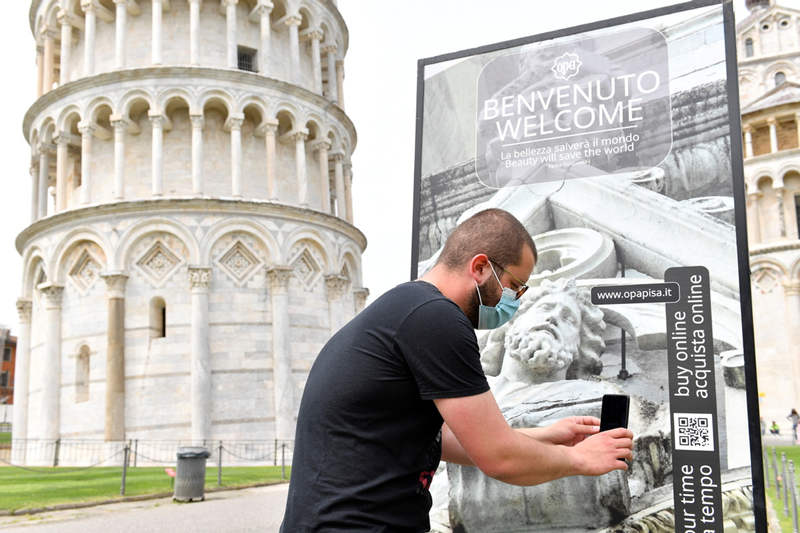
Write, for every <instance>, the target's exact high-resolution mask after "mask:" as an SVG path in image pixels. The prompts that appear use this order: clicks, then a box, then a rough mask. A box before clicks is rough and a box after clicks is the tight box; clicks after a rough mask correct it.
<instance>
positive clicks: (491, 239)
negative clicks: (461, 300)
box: [436, 208, 537, 269]
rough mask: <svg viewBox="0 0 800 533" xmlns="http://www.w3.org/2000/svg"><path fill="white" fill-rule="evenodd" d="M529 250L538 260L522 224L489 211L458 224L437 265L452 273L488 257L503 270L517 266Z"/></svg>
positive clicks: (494, 210) (504, 212) (530, 239)
mask: <svg viewBox="0 0 800 533" xmlns="http://www.w3.org/2000/svg"><path fill="white" fill-rule="evenodd" d="M525 246H527V247H528V248H530V249H531V252H533V259H534V261H535V260H536V259H537V253H536V245H535V244H534V243H533V239H532V238H531V235H530V233H528V231H527V230H526V229H525V226H523V225H522V224H521V223H520V221H519V220H517V219H516V218H514V216H513V215H512V214H511V213H509V212H508V211H503V210H502V209H494V208H492V209H486V210H485V211H480V212H478V213H475V214H474V215H472V216H471V217H469V218H468V219H467V220H465V221H464V222H462V223H461V224H459V225H458V226H457V227H456V229H454V230H453V232H452V233H451V234H450V236H449V237H448V238H447V241H446V242H445V243H444V249H443V250H442V253H441V254H439V259H438V260H437V261H436V262H437V263H442V264H444V265H445V266H447V267H448V268H450V269H456V268H459V267H461V266H464V265H465V264H466V263H467V262H468V261H469V260H470V259H472V258H473V257H475V256H476V255H478V254H486V255H488V256H489V257H490V258H491V260H492V261H495V262H496V263H498V264H499V265H501V266H503V267H508V266H510V265H517V264H519V263H520V261H521V260H522V249H523V248H524V247H525Z"/></svg>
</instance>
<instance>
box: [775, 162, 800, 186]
mask: <svg viewBox="0 0 800 533" xmlns="http://www.w3.org/2000/svg"><path fill="white" fill-rule="evenodd" d="M792 172H794V173H796V174H800V164H797V163H794V162H792V163H787V164H785V165H783V166H782V167H781V169H780V170H779V171H778V175H779V176H780V177H781V181H784V179H785V178H786V175H787V174H790V173H792Z"/></svg>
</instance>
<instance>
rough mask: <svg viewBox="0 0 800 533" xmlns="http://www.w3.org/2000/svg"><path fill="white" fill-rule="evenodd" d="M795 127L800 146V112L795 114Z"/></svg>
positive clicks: (798, 145) (799, 146) (799, 145)
mask: <svg viewBox="0 0 800 533" xmlns="http://www.w3.org/2000/svg"><path fill="white" fill-rule="evenodd" d="M794 127H795V128H796V130H797V147H798V148H800V113H795V115H794Z"/></svg>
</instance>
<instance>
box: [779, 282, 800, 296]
mask: <svg viewBox="0 0 800 533" xmlns="http://www.w3.org/2000/svg"><path fill="white" fill-rule="evenodd" d="M781 283H782V284H783V293H784V294H785V295H786V296H800V281H796V280H785V281H782V282H781Z"/></svg>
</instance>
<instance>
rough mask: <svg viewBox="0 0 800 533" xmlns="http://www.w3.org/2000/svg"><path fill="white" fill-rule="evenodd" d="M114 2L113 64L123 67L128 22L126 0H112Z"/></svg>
mask: <svg viewBox="0 0 800 533" xmlns="http://www.w3.org/2000/svg"><path fill="white" fill-rule="evenodd" d="M114 3H115V4H116V23H115V29H114V66H115V67H116V68H125V63H126V58H125V55H126V50H125V36H126V35H125V34H126V31H125V30H126V29H127V24H128V20H127V19H128V0H114Z"/></svg>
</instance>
